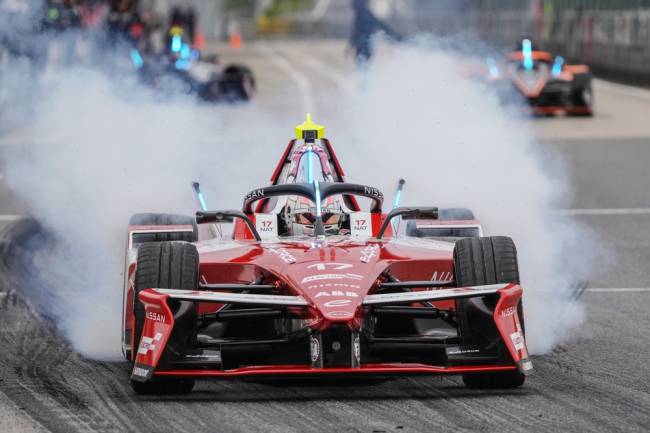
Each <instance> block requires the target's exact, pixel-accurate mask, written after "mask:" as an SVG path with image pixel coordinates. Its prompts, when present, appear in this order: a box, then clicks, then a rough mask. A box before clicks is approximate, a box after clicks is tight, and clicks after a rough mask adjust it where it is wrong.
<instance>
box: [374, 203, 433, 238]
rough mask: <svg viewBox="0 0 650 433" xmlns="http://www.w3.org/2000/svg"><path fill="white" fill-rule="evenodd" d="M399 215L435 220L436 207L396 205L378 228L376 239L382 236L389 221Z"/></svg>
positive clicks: (408, 218) (414, 218)
mask: <svg viewBox="0 0 650 433" xmlns="http://www.w3.org/2000/svg"><path fill="white" fill-rule="evenodd" d="M398 216H401V217H402V219H403V220H407V221H408V220H419V219H426V220H437V219H438V208H437V207H398V208H395V209H393V210H392V211H390V213H389V214H388V215H387V216H386V219H385V220H384V222H383V224H382V225H381V228H380V229H379V234H378V235H377V239H381V238H382V236H384V232H385V231H386V229H387V228H388V225H389V224H390V221H391V220H392V219H393V218H395V217H398Z"/></svg>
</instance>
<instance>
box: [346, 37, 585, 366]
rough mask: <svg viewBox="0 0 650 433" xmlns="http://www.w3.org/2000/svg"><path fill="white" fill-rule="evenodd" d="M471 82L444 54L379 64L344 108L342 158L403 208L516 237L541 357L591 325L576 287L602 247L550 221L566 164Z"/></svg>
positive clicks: (456, 59)
mask: <svg viewBox="0 0 650 433" xmlns="http://www.w3.org/2000/svg"><path fill="white" fill-rule="evenodd" d="M467 72H468V68H467V62H466V59H465V58H463V57H460V56H456V55H454V54H453V53H449V52H446V51H443V50H437V49H433V50H431V49H430V48H423V47H417V46H416V47H411V48H404V47H401V48H400V49H399V50H390V51H389V52H388V54H384V55H383V56H380V57H379V58H377V59H376V61H375V62H374V63H373V65H372V68H371V69H370V70H369V72H368V74H367V76H366V80H365V86H364V89H362V90H360V91H357V92H355V93H354V94H353V95H350V96H351V97H349V98H348V99H347V100H346V103H345V104H339V106H344V107H348V108H349V110H348V111H346V112H345V115H343V116H341V119H347V120H350V121H351V122H350V124H348V125H346V126H347V131H348V132H347V133H346V134H345V139H344V140H341V139H340V137H339V140H338V142H344V143H345V145H343V146H339V147H338V151H339V153H340V154H341V155H340V156H341V157H342V159H343V161H345V162H344V163H345V166H346V170H347V172H348V173H349V178H350V180H355V181H359V182H364V183H370V184H375V185H377V186H380V187H381V188H382V189H383V190H384V191H385V193H388V194H389V196H390V192H391V191H394V190H395V188H396V186H397V181H398V179H399V178H400V177H403V178H405V179H406V180H407V183H406V188H405V191H404V194H403V204H411V205H435V206H439V207H468V208H471V209H472V210H473V211H474V213H475V215H476V216H477V218H478V219H480V220H481V222H482V223H483V225H484V228H485V229H486V234H487V235H503V236H510V237H512V238H513V239H514V241H515V243H516V245H517V248H518V255H519V265H520V273H521V279H522V285H523V287H524V291H525V294H524V308H525V316H526V331H527V338H528V344H529V349H530V350H531V352H532V353H546V352H548V351H550V350H551V349H552V348H553V347H554V346H555V345H556V344H557V343H558V342H560V341H562V340H563V339H566V338H568V337H569V336H570V335H571V332H572V330H573V329H575V326H577V325H578V324H579V323H581V321H582V320H583V318H584V312H583V308H582V306H581V305H580V303H579V302H577V301H576V300H575V299H574V287H575V286H576V285H577V284H579V283H580V282H581V281H583V280H585V279H586V278H588V276H589V272H590V270H591V266H592V263H593V261H594V258H595V253H594V251H595V250H596V248H594V246H595V243H596V240H595V239H594V238H593V236H592V234H591V233H590V232H589V231H588V230H587V229H586V228H585V227H583V226H581V225H579V224H578V223H577V222H576V221H574V220H572V219H570V218H568V217H559V216H551V215H550V214H549V211H551V210H552V209H556V208H565V207H567V206H568V205H569V203H570V198H571V190H570V186H569V179H568V177H567V173H566V170H565V167H564V166H563V163H562V160H561V157H560V155H558V154H555V153H553V151H552V150H550V149H549V148H548V147H545V146H543V145H541V144H539V143H538V142H537V141H536V140H535V138H534V136H533V133H532V131H531V129H530V123H529V122H526V121H525V119H524V118H523V117H522V116H520V115H519V114H520V113H516V112H512V107H510V108H509V109H504V108H503V107H501V106H500V104H499V101H498V98H497V96H496V94H495V93H494V92H493V91H492V89H490V88H487V87H485V86H484V85H483V84H481V83H479V82H477V81H474V80H473V79H471V78H469V75H468V74H467ZM517 108H519V109H521V110H522V112H523V108H524V107H517ZM338 127H339V125H337V129H338ZM351 144H353V145H351ZM576 251H580V253H581V255H576V254H575V252H576Z"/></svg>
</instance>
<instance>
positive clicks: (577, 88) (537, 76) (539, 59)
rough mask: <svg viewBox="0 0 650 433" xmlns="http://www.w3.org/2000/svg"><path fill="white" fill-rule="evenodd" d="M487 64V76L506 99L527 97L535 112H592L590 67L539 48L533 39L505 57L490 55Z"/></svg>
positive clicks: (523, 42) (584, 114) (571, 113)
mask: <svg viewBox="0 0 650 433" xmlns="http://www.w3.org/2000/svg"><path fill="white" fill-rule="evenodd" d="M486 66H487V73H486V74H485V75H484V76H485V77H486V79H487V81H488V82H489V83H492V84H494V85H495V86H497V87H498V90H499V94H500V96H502V98H503V99H504V101H505V102H512V95H513V93H514V94H518V95H521V96H522V97H523V98H524V100H525V101H526V102H527V103H528V105H529V106H530V109H531V110H532V113H533V114H537V115H553V114H556V113H565V114H568V115H577V116H591V115H592V114H593V100H594V98H593V91H592V87H591V78H592V75H591V72H590V70H589V67H588V66H587V65H569V64H567V63H566V60H565V59H564V58H563V57H562V56H553V55H551V54H550V53H548V52H546V51H540V50H539V49H538V48H537V46H536V45H535V44H534V43H533V42H532V41H531V40H530V39H523V40H522V41H521V42H520V43H519V44H518V47H517V50H516V51H512V52H510V53H508V54H506V56H505V59H503V60H502V61H497V60H495V59H494V58H488V59H487V61H486ZM513 90H514V92H513Z"/></svg>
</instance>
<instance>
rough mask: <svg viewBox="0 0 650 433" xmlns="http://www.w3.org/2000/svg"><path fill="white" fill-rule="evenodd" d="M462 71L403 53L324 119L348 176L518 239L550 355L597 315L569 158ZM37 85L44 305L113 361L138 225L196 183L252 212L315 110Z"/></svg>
mask: <svg viewBox="0 0 650 433" xmlns="http://www.w3.org/2000/svg"><path fill="white" fill-rule="evenodd" d="M462 64H463V62H462V60H461V59H459V58H457V57H455V56H454V55H453V54H449V53H447V52H444V51H441V50H431V49H422V48H417V47H415V48H402V49H400V50H393V51H389V52H387V53H386V54H385V55H384V54H383V55H382V56H380V57H379V58H378V59H377V60H376V62H375V63H374V64H372V66H371V68H370V69H369V70H368V71H367V75H366V76H365V77H364V79H363V80H362V81H363V84H362V85H361V86H351V87H353V89H352V90H349V89H348V88H347V87H346V88H345V89H341V90H340V92H328V93H327V94H323V95H321V96H322V97H321V98H318V99H317V100H318V101H319V103H322V104H323V105H324V106H329V107H336V112H333V111H331V112H329V113H327V114H326V115H325V116H324V117H322V116H318V117H316V120H318V121H320V122H321V123H324V124H325V125H327V127H328V129H327V131H328V136H330V137H331V138H332V139H333V143H334V146H335V149H337V152H338V153H339V156H340V157H341V160H342V164H343V166H344V167H345V169H346V172H347V173H348V178H349V180H351V181H356V182H359V183H365V184H375V185H377V186H379V187H381V188H383V190H384V191H385V193H386V195H387V196H389V195H390V192H391V191H392V190H393V189H394V187H395V185H396V182H397V180H398V179H399V178H400V177H404V178H406V179H407V182H408V183H407V187H406V190H405V194H404V197H405V201H404V204H418V205H437V206H439V207H452V206H463V207H470V208H472V209H473V210H474V212H475V214H476V215H477V217H478V218H479V219H480V220H482V222H483V223H484V225H485V228H486V231H487V233H488V234H495V235H496V234H498V235H509V236H512V237H513V238H514V240H515V242H516V243H517V245H518V248H519V259H520V267H521V274H522V284H523V286H524V288H525V291H526V294H525V300H524V302H525V308H526V329H527V332H528V337H529V344H530V349H531V350H532V352H533V353H545V352H548V351H549V350H551V349H552V347H553V346H554V345H555V344H557V343H558V342H559V341H562V339H564V338H567V337H568V336H569V335H570V332H571V330H572V329H573V328H574V327H575V326H576V325H577V324H579V323H580V321H581V320H582V318H583V311H582V308H581V306H580V304H579V303H578V302H576V301H575V300H574V299H573V293H572V291H571V287H572V285H573V284H575V283H576V282H577V281H579V280H581V279H583V278H584V277H585V276H586V275H587V274H588V272H589V270H590V269H589V265H590V263H591V259H592V258H591V257H589V256H576V255H575V254H572V253H571V252H572V251H577V248H576V246H577V245H578V244H580V245H581V249H584V245H585V240H586V239H588V240H590V239H591V237H590V236H589V234H588V233H586V231H585V229H584V228H583V227H580V226H579V225H578V224H577V223H576V222H574V221H572V220H569V219H566V218H562V219H561V218H559V217H550V216H549V214H548V211H549V210H550V209H552V208H554V207H561V206H562V205H564V204H566V203H567V202H568V200H569V199H570V196H569V194H568V193H569V191H568V189H567V187H568V179H567V176H566V174H565V171H564V170H563V167H562V164H561V161H560V160H559V159H558V158H557V156H556V155H553V154H552V153H551V152H550V151H549V150H548V149H546V148H544V147H543V146H540V145H538V144H537V143H536V142H535V141H534V139H533V138H532V133H531V131H529V130H528V129H527V128H526V127H525V126H524V125H522V122H520V120H519V119H517V118H513V117H512V116H510V114H511V113H505V112H504V111H503V109H502V108H500V106H499V103H498V101H497V98H496V96H495V95H494V94H493V93H492V92H491V91H490V90H489V89H486V88H485V87H484V86H482V85H480V84H478V83H476V82H473V81H472V80H470V79H468V78H467V77H466V76H465V75H464V74H463V73H462ZM14 78H15V77H14ZM353 80H354V81H355V82H356V78H353ZM24 81H25V82H24V83H23V85H24V86H27V88H30V87H35V86H36V87H37V88H38V92H39V97H38V98H37V99H36V101H35V102H34V106H33V107H31V108H30V109H29V110H27V111H29V113H30V115H29V117H28V118H25V119H23V122H22V125H23V128H24V131H25V132H24V135H25V137H26V139H27V140H28V142H29V143H30V145H29V146H27V147H26V148H25V149H23V150H22V151H20V152H16V153H13V154H11V155H9V156H8V157H7V158H6V161H5V163H6V164H5V166H6V170H7V171H6V178H7V182H8V183H9V185H10V186H11V187H12V188H13V189H14V190H15V191H16V192H17V193H18V194H19V195H20V197H21V198H22V199H24V200H25V201H26V202H27V203H28V204H29V206H30V212H31V214H32V215H33V216H34V217H36V218H37V219H38V220H39V221H41V223H42V224H43V225H44V226H45V227H46V228H47V229H48V230H49V231H51V232H52V233H53V235H54V237H55V238H56V239H57V242H55V243H54V244H53V245H51V246H50V247H49V248H47V249H45V250H39V251H38V252H37V254H36V256H35V257H34V269H35V271H36V272H39V273H41V274H42V278H43V279H44V280H47V281H48V282H49V284H48V285H47V286H46V287H33V288H30V290H29V296H30V299H31V301H32V303H33V304H34V305H36V306H37V307H39V310H40V311H42V312H43V314H46V315H48V316H49V317H51V318H53V320H54V322H55V323H57V326H59V329H60V331H61V332H62V333H63V335H64V336H65V337H66V338H67V339H68V341H70V343H71V344H72V346H73V347H74V348H75V349H76V350H77V351H79V352H80V353H82V354H83V355H85V356H88V357H91V358H96V359H113V358H116V357H118V355H119V340H120V336H119V333H120V320H121V317H122V311H121V310H122V285H123V278H124V276H123V268H124V246H125V242H126V225H127V222H128V219H129V216H130V215H131V214H133V213H136V212H175V213H185V214H192V213H193V212H194V210H195V209H196V203H195V202H194V198H193V196H192V193H191V188H190V182H191V181H192V180H195V179H198V180H201V181H202V185H203V189H204V191H205V192H206V195H207V198H208V201H209V204H210V205H211V206H212V207H215V208H231V207H234V208H237V207H239V206H240V203H241V197H243V195H244V194H245V193H246V192H248V191H249V190H251V189H252V188H254V187H256V186H259V185H264V184H266V182H267V179H268V177H269V175H270V174H271V172H272V170H273V168H274V164H275V162H276V161H277V158H279V156H280V154H281V152H282V150H283V146H284V145H285V143H286V140H287V139H288V138H289V137H290V136H291V133H292V127H293V125H295V124H297V123H299V122H300V121H301V120H302V116H303V113H300V112H299V111H295V112H291V113H288V112H284V113H278V112H272V111H271V110H268V109H265V107H264V106H263V105H262V104H259V103H253V104H252V105H250V106H239V107H211V106H205V105H199V104H197V103H196V102H195V101H194V100H193V99H191V98H189V97H187V96H186V95H177V96H176V97H170V98H167V99H166V100H165V101H164V102H161V101H160V100H159V98H157V97H156V96H155V95H153V94H152V93H151V92H150V91H149V90H147V89H144V88H141V87H139V86H137V85H136V84H135V83H129V81H128V80H125V79H124V78H123V77H111V76H110V74H107V73H106V71H100V70H97V69H96V68H89V67H75V68H63V69H60V70H57V71H53V72H51V74H49V76H48V79H47V80H38V83H37V84H35V82H34V80H33V78H29V77H26V78H25V80H24ZM13 85H15V84H13ZM324 111H325V110H324ZM317 113H318V107H314V115H315V116H317ZM592 250H593V249H592Z"/></svg>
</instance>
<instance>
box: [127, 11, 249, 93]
mask: <svg viewBox="0 0 650 433" xmlns="http://www.w3.org/2000/svg"><path fill="white" fill-rule="evenodd" d="M195 20H196V18H195V13H194V11H193V9H192V8H191V7H184V8H179V7H177V8H174V9H172V11H171V16H170V20H169V27H168V28H167V30H166V31H165V34H164V38H163V49H162V51H161V52H149V51H148V50H146V49H143V46H149V45H152V44H150V43H148V41H140V40H135V41H134V43H133V45H132V48H131V50H130V57H131V62H132V65H133V67H134V68H135V69H136V70H137V71H138V73H139V74H140V77H141V79H142V81H143V82H144V83H146V84H147V85H149V86H151V87H152V88H154V89H157V90H159V91H162V92H165V91H167V92H169V93H173V92H177V91H179V90H180V91H182V92H184V93H188V94H192V95H196V96H197V97H198V98H200V99H201V100H202V101H204V102H210V103H219V102H245V101H249V100H250V99H251V98H252V97H253V95H254V93H255V78H254V76H253V73H252V71H251V70H250V69H249V68H248V67H246V66H243V65H237V64H231V65H221V64H220V62H219V60H218V57H216V56H210V57H206V56H204V55H203V54H202V53H201V49H202V47H203V38H202V37H201V36H200V33H199V32H198V30H197V29H196V23H195ZM179 87H180V89H179Z"/></svg>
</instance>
